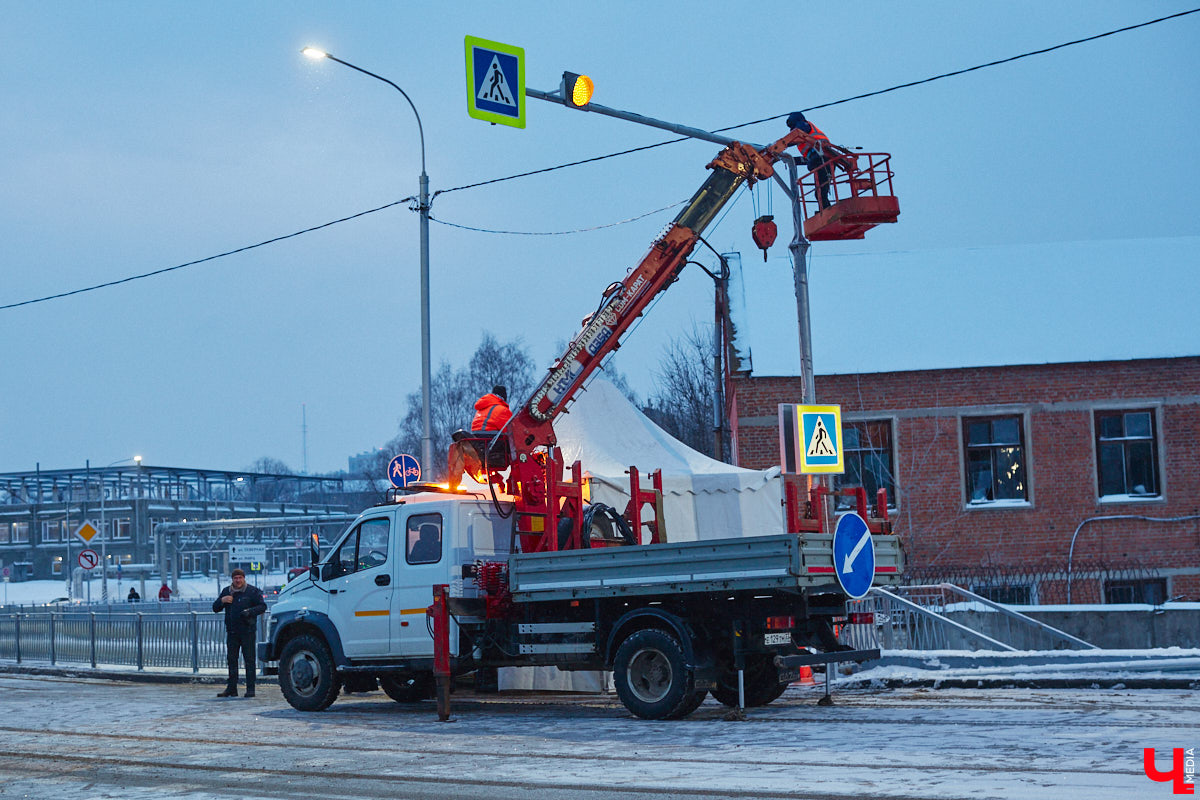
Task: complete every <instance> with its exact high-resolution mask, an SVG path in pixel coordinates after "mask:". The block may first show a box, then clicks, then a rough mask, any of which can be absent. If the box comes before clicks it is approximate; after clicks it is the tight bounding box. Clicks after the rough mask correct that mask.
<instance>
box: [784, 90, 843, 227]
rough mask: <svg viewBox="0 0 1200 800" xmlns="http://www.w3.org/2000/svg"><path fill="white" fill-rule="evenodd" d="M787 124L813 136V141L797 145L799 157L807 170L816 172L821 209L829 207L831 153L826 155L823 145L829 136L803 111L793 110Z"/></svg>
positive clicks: (831, 174)
mask: <svg viewBox="0 0 1200 800" xmlns="http://www.w3.org/2000/svg"><path fill="white" fill-rule="evenodd" d="M787 126H788V127H789V128H791V129H792V130H799V131H802V132H803V133H807V134H808V135H809V136H811V137H813V139H814V140H815V141H808V142H801V143H800V144H798V145H797V148H798V149H799V150H800V158H801V160H802V161H803V162H804V164H805V166H807V167H808V170H809V172H816V173H817V202H818V203H819V204H820V206H821V208H822V209H825V208H829V187H830V185H831V184H832V183H833V166H832V164H833V158H832V153H830V154H829V155H828V157H827V154H826V153H825V145H827V144H829V137H828V136H826V135H825V133H824V131H822V130H821V129H820V128H818V127H817V126H816V125H813V124H812V123H811V122H809V121H808V120H807V119H805V118H804V114H803V112H800V111H793V112H792V113H791V114H789V115H788V118H787Z"/></svg>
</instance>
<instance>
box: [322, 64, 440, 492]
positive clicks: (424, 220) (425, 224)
mask: <svg viewBox="0 0 1200 800" xmlns="http://www.w3.org/2000/svg"><path fill="white" fill-rule="evenodd" d="M300 52H302V53H303V54H304V55H306V56H308V57H309V58H327V59H329V60H330V61H336V62H337V63H339V64H341V65H342V66H344V67H349V68H350V69H352V70H354V71H355V72H361V73H362V74H363V75H368V76H370V77H372V78H374V79H375V80H377V81H382V82H384V83H386V84H387V85H388V86H391V87H392V88H393V89H395V90H396V91H397V92H399V93H400V94H402V95H403V96H404V99H405V100H407V101H408V105H409V108H411V109H412V112H413V116H415V117H416V118H417V133H418V134H420V137H421V175H420V177H419V178H418V187H417V210H418V211H419V212H420V214H421V463H422V465H423V466H422V469H423V470H431V469H432V468H433V433H432V426H431V423H430V413H429V403H430V393H429V383H430V357H429V176H428V175H427V174H425V129H424V127H423V126H422V125H421V115H420V114H418V113H417V107H416V105H414V104H413V101H412V98H411V97H409V96H408V93H407V92H405V91H404V90H403V89H401V88H400V87H399V86H397V85H396V84H395V83H393V82H392V81H390V80H388V79H387V78H385V77H383V76H381V75H376V74H375V73H374V72H369V71H367V70H365V69H363V68H362V67H356V66H355V65H354V64H351V63H350V62H349V61H343V60H342V59H340V58H337V57H335V56H332V55H330V54H329V53H326V52H325V51H324V50H318V49H317V48H315V47H306V48H304V49H303V50H301V51H300Z"/></svg>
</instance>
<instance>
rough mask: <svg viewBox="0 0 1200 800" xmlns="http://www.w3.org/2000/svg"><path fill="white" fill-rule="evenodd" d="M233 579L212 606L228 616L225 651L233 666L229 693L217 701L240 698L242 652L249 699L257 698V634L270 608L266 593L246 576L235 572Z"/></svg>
mask: <svg viewBox="0 0 1200 800" xmlns="http://www.w3.org/2000/svg"><path fill="white" fill-rule="evenodd" d="M229 578H230V584H229V585H228V586H226V587H225V588H224V589H222V590H221V594H220V596H219V597H218V598H217V599H216V600H214V601H213V605H212V609H213V613H216V614H220V613H221V612H224V613H225V650H226V662H227V663H228V666H229V680H228V682H227V683H226V684H225V691H223V692H221V693H220V694H218V695H217V697H237V685H238V653H239V652H240V653H241V654H242V663H243V664H244V665H245V668H246V697H254V673H255V672H256V671H257V670H258V665H257V664H256V662H255V654H254V644H255V638H256V637H255V635H254V634H255V629H256V628H257V627H258V624H257V620H258V616H259V615H260V614H262V613H263V612H265V611H266V610H267V604H266V602H264V601H263V594H262V591H261V590H259V588H258V587H257V586H251V585H250V584H248V583H246V573H245V572H243V571H242V570H240V569H235V570H234V571H233V572H232V573H230V576H229Z"/></svg>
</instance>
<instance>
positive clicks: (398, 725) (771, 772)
mask: <svg viewBox="0 0 1200 800" xmlns="http://www.w3.org/2000/svg"><path fill="white" fill-rule="evenodd" d="M215 691H216V689H215V687H213V686H197V685H167V686H163V685H150V684H136V683H124V682H115V681H107V680H95V679H67V678H52V677H30V676H15V675H0V717H2V719H3V723H0V775H4V776H5V780H4V781H3V783H0V797H27V798H53V800H58V799H59V798H61V797H63V796H68V795H70V796H74V795H78V796H82V797H120V798H127V799H128V800H142V798H163V797H186V798H193V799H194V800H209V799H210V798H222V800H225V798H228V797H229V796H231V795H232V796H238V797H258V798H291V797H300V796H303V797H320V798H374V797H413V798H416V797H448V798H460V797H461V798H467V797H471V798H475V797H479V798H484V797H487V798H508V797H521V798H522V800H540V798H547V799H549V798H555V800H559V799H560V798H575V799H577V800H582V799H583V798H589V799H590V798H596V800H599V799H600V798H616V797H629V798H633V797H638V798H647V797H654V798H673V797H689V798H713V797H737V798H798V799H800V798H814V799H815V798H850V797H854V798H863V797H872V798H934V799H937V800H950V799H951V798H971V800H988V799H989V798H1004V799H1005V800H1018V799H1024V798H1030V799H1033V798H1037V799H1038V800H1042V798H1056V799H1061V800H1076V799H1077V800H1084V799H1085V798H1087V800H1093V799H1094V798H1113V799H1114V800H1116V799H1117V798H1130V797H1140V798H1144V799H1145V800H1149V798H1154V797H1163V798H1167V797H1170V796H1171V787H1170V785H1169V784H1164V783H1153V782H1151V781H1150V780H1149V779H1147V778H1146V777H1145V775H1144V774H1143V771H1142V748H1145V747H1154V748H1157V749H1158V753H1159V762H1158V763H1159V767H1160V768H1161V769H1166V768H1167V766H1168V765H1167V758H1169V756H1168V750H1169V748H1173V747H1194V746H1195V745H1196V744H1198V743H1200V742H1197V740H1198V739H1200V729H1198V728H1197V726H1196V724H1195V721H1196V719H1197V712H1200V697H1198V696H1197V694H1196V693H1195V692H1193V691H1160V690H1144V691H1111V690H1108V691H1101V690H1089V689H1084V690H1057V691H1039V690H1027V689H982V690H931V689H882V690H880V689H858V690H849V691H844V692H840V693H838V694H837V697H836V699H837V704H836V705H834V706H832V707H819V706H817V705H816V704H815V700H816V699H817V697H818V696H819V691H818V689H816V688H815V687H792V688H790V689H789V690H788V692H787V693H786V694H785V695H784V697H783V698H781V699H780V700H778V701H776V702H775V703H773V704H772V705H770V706H768V707H766V708H760V709H751V710H750V711H749V712H748V714H747V719H746V720H744V721H735V720H731V719H728V718H727V716H728V714H727V709H725V707H723V706H721V705H719V704H716V703H715V702H713V701H712V700H711V699H710V700H708V701H707V702H706V703H705V705H704V706H702V707H701V709H700V710H699V711H697V712H696V713H695V714H694V715H693V716H691V717H689V718H687V719H685V720H679V721H673V722H658V723H652V722H645V721H642V720H637V719H635V718H633V717H632V716H630V714H629V713H628V712H626V711H625V710H624V708H623V707H621V706H620V704H619V703H618V702H617V701H616V700H615V698H612V697H611V696H563V695H544V694H543V695H532V694H525V695H515V696H495V695H485V696H474V695H470V694H465V695H464V694H458V695H456V696H455V701H454V721H453V722H451V723H439V722H437V720H436V715H435V713H434V709H433V707H432V704H430V703H422V704H419V705H417V706H403V705H399V704H396V703H393V702H391V701H390V700H388V699H387V698H386V697H385V696H383V695H382V694H381V693H379V692H373V693H370V694H366V695H354V696H350V697H345V696H343V697H342V698H339V700H338V702H337V703H335V704H334V705H333V707H332V708H331V709H330V710H329V711H327V712H324V713H319V714H305V713H301V712H298V711H295V710H293V709H292V708H290V707H289V706H288V705H287V704H286V703H285V702H284V701H283V699H282V697H281V696H280V694H279V691H278V689H277V688H276V687H274V686H270V685H268V686H264V687H261V688H260V692H259V696H258V697H257V698H255V699H252V700H251V699H244V698H238V699H236V700H218V699H217V698H215V697H214V693H215Z"/></svg>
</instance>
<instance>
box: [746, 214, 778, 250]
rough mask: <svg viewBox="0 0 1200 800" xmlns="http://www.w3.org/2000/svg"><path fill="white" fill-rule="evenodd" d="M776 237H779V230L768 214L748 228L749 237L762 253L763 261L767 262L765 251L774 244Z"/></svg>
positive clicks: (773, 219)
mask: <svg viewBox="0 0 1200 800" xmlns="http://www.w3.org/2000/svg"><path fill="white" fill-rule="evenodd" d="M777 235H779V228H778V227H777V226H776V225H775V218H774V217H773V216H771V215H769V214H768V215H764V216H761V217H759V218H758V219H756V220H754V225H752V226H751V228H750V236H751V237H752V238H753V239H754V243H755V244H756V245H758V248H759V249H760V250H762V251H763V261H766V260H767V249H768V248H769V247H770V246H771V245H773V244H775V237H776V236H777Z"/></svg>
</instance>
